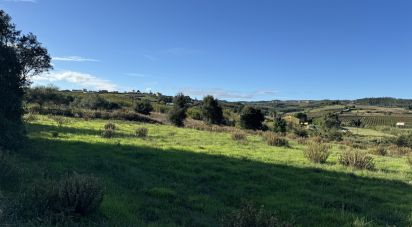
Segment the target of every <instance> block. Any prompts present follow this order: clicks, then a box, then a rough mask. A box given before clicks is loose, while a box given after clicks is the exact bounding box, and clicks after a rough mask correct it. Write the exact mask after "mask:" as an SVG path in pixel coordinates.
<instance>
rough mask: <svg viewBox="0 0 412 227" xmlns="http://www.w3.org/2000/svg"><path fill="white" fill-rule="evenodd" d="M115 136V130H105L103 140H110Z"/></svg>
mask: <svg viewBox="0 0 412 227" xmlns="http://www.w3.org/2000/svg"><path fill="white" fill-rule="evenodd" d="M114 135H115V131H114V130H113V129H110V128H109V129H105V130H103V132H102V137H103V138H108V139H110V138H113V137H114Z"/></svg>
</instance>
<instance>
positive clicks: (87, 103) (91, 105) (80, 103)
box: [71, 94, 121, 110]
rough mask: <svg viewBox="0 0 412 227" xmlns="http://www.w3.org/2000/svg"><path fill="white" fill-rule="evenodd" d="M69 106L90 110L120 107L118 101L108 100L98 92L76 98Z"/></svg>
mask: <svg viewBox="0 0 412 227" xmlns="http://www.w3.org/2000/svg"><path fill="white" fill-rule="evenodd" d="M71 106H72V107H79V108H87V109H92V110H99V109H100V110H114V109H120V108H121V107H120V105H119V104H118V103H114V102H109V101H107V100H106V99H105V98H103V97H102V96H100V95H98V94H92V95H86V96H85V97H83V98H76V99H75V100H74V101H73V102H72V104H71Z"/></svg>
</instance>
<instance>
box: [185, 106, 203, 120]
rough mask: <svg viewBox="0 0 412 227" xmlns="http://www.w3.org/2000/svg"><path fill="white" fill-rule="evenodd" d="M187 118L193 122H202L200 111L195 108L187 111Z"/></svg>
mask: <svg viewBox="0 0 412 227" xmlns="http://www.w3.org/2000/svg"><path fill="white" fill-rule="evenodd" d="M187 116H188V117H190V118H192V119H194V120H199V121H201V120H203V116H202V111H201V110H200V109H199V108H197V107H191V108H189V109H187Z"/></svg>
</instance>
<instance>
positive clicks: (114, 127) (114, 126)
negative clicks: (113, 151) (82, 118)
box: [104, 122, 116, 131]
mask: <svg viewBox="0 0 412 227" xmlns="http://www.w3.org/2000/svg"><path fill="white" fill-rule="evenodd" d="M104 129H106V130H107V129H111V130H113V131H114V130H116V125H115V124H113V123H111V122H109V123H106V124H105V125H104Z"/></svg>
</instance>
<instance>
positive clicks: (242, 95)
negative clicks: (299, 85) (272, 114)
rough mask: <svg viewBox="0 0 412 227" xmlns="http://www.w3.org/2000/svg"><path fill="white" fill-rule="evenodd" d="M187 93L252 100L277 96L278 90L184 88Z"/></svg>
mask: <svg viewBox="0 0 412 227" xmlns="http://www.w3.org/2000/svg"><path fill="white" fill-rule="evenodd" d="M181 92H183V93H184V94H186V95H190V96H196V97H204V96H206V95H212V96H214V97H215V98H219V99H236V100H251V99H255V98H257V97H261V96H275V95H276V94H277V93H278V92H277V91H272V90H260V91H253V92H237V91H229V90H225V89H220V88H214V89H191V88H186V89H182V91H181Z"/></svg>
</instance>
